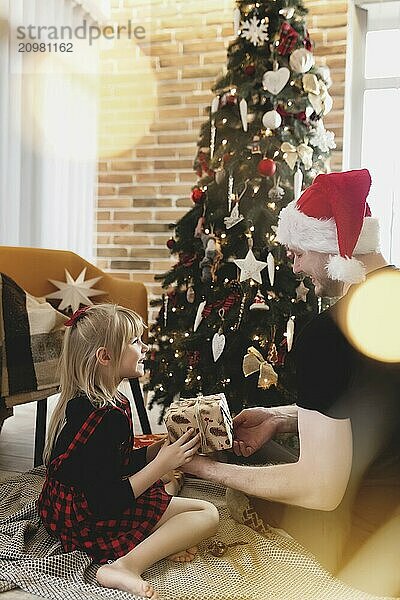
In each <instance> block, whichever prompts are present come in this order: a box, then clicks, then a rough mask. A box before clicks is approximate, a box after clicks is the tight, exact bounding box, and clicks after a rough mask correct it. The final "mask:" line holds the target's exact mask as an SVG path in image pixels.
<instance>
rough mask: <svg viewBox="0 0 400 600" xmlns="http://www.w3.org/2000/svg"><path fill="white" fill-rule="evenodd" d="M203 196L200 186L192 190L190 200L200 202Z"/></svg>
mask: <svg viewBox="0 0 400 600" xmlns="http://www.w3.org/2000/svg"><path fill="white" fill-rule="evenodd" d="M203 197H204V192H203V190H201V189H200V188H194V190H192V200H193V202H194V203H195V204H198V203H199V202H201V201H202V200H203Z"/></svg>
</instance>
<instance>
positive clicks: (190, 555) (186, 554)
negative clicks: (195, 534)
mask: <svg viewBox="0 0 400 600" xmlns="http://www.w3.org/2000/svg"><path fill="white" fill-rule="evenodd" d="M196 554H197V546H193V547H192V548H188V549H187V550H181V552H176V554H171V555H170V556H167V558H168V560H173V561H175V562H192V560H194V558H195V556H196Z"/></svg>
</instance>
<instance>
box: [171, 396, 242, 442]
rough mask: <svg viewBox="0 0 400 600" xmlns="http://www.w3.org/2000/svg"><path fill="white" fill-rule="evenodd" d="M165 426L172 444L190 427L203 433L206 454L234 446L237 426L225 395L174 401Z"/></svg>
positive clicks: (202, 439) (202, 440)
mask: <svg viewBox="0 0 400 600" xmlns="http://www.w3.org/2000/svg"><path fill="white" fill-rule="evenodd" d="M165 425H166V427H167V431H168V436H169V439H170V442H171V443H172V442H175V441H176V440H177V439H178V438H179V437H180V436H181V435H182V434H183V433H185V432H186V431H187V430H188V429H190V427H193V429H194V430H195V431H196V433H198V432H200V439H201V446H200V448H199V452H200V453H202V454H207V453H209V452H215V451H216V450H226V449H227V448H231V447H232V441H233V423H232V417H231V414H230V411H229V407H228V403H227V401H226V398H225V394H213V395H212V396H198V397H197V398H189V399H187V400H178V401H175V402H173V403H172V404H171V406H170V407H169V408H168V409H167V411H166V413H165Z"/></svg>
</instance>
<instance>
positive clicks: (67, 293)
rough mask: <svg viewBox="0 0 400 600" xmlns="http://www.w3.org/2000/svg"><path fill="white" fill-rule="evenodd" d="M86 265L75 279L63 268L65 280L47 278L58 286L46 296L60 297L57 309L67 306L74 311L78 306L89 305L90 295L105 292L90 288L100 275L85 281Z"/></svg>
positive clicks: (98, 294) (90, 303)
mask: <svg viewBox="0 0 400 600" xmlns="http://www.w3.org/2000/svg"><path fill="white" fill-rule="evenodd" d="M85 275H86V267H85V268H84V269H83V270H82V271H81V273H80V274H79V275H78V277H77V278H76V279H74V278H73V277H72V276H71V274H70V273H69V272H68V271H67V269H65V278H66V281H57V280H56V279H49V281H51V283H52V284H53V285H55V286H56V287H57V288H58V291H57V292H52V293H51V294H48V295H47V298H55V299H60V300H61V302H60V304H59V306H58V309H59V310H64V309H66V308H68V307H69V306H70V307H71V309H72V312H73V313H74V312H75V311H76V310H78V308H79V306H80V305H81V304H83V306H91V305H92V304H93V302H92V301H91V300H90V297H91V296H100V295H101V294H106V293H107V292H103V291H102V290H92V289H90V288H91V287H92V286H93V285H94V284H95V283H97V282H98V281H99V279H101V277H94V278H93V279H88V280H87V281H85Z"/></svg>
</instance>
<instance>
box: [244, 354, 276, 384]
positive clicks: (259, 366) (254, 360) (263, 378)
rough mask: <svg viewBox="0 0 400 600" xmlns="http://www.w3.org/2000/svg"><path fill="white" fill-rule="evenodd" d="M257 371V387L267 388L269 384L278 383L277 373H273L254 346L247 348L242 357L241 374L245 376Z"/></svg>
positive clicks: (270, 366) (272, 369)
mask: <svg viewBox="0 0 400 600" xmlns="http://www.w3.org/2000/svg"><path fill="white" fill-rule="evenodd" d="M257 371H259V377H258V387H259V388H262V389H264V390H267V389H268V388H270V387H271V385H276V384H277V383H278V375H277V374H276V373H275V371H274V368H273V367H272V365H270V364H269V363H268V362H267V361H266V360H265V358H264V357H263V355H262V354H261V352H259V351H258V350H257V349H256V348H254V346H251V347H250V348H248V349H247V354H246V356H245V357H244V358H243V374H244V376H245V377H249V375H253V373H257Z"/></svg>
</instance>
